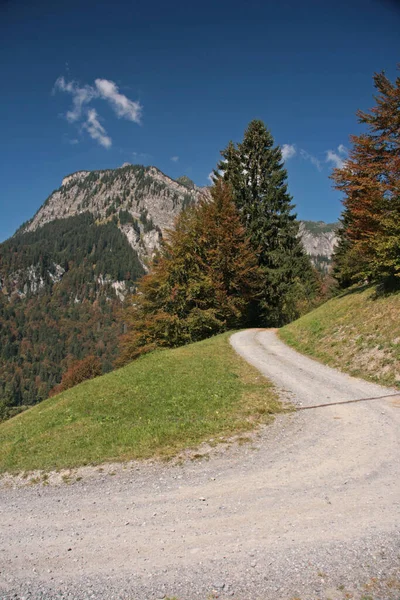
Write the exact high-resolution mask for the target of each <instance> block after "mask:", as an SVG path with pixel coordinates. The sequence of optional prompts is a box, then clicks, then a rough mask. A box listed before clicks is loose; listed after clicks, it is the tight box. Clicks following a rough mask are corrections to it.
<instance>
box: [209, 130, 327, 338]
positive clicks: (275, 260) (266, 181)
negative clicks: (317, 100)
mask: <svg viewBox="0 0 400 600" xmlns="http://www.w3.org/2000/svg"><path fill="white" fill-rule="evenodd" d="M221 155H222V160H221V161H220V163H219V164H218V167H217V171H215V176H216V179H220V178H222V179H223V180H224V181H226V182H229V183H230V185H231V186H232V190H233V198H234V201H235V204H236V206H237V208H238V210H239V212H240V215H241V220H242V224H243V225H244V227H245V229H246V232H247V234H248V236H249V238H250V241H251V244H252V247H253V248H254V250H255V251H256V252H257V257H258V264H259V266H260V267H261V270H262V273H263V290H262V294H261V297H260V302H259V307H260V311H259V316H258V318H259V320H260V322H262V323H263V324H265V325H272V326H280V325H282V324H284V323H287V322H289V321H291V320H292V319H294V318H296V317H297V316H298V315H299V314H300V312H301V310H302V308H304V305H305V304H306V303H307V302H308V301H309V299H310V298H311V297H312V296H313V295H314V294H315V292H316V276H315V273H314V271H313V268H312V266H311V262H310V259H309V257H308V256H307V255H306V254H305V251H304V249H303V246H302V243H301V240H300V237H299V225H298V222H297V220H296V215H295V213H293V208H294V205H293V204H292V198H291V196H290V194H289V193H288V186H287V173H286V170H285V168H284V167H283V164H282V153H281V150H280V148H279V147H278V146H274V139H273V137H272V135H271V133H270V131H269V130H268V129H267V128H266V126H265V125H264V123H263V122H262V121H259V120H254V121H251V123H250V124H249V126H248V127H247V129H246V131H245V134H244V138H243V141H242V142H241V143H239V144H236V145H235V144H233V142H230V143H229V144H228V146H227V148H226V149H225V150H223V151H222V152H221Z"/></svg>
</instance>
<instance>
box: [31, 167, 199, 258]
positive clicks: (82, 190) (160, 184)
mask: <svg viewBox="0 0 400 600" xmlns="http://www.w3.org/2000/svg"><path fill="white" fill-rule="evenodd" d="M208 194H209V192H208V188H198V187H197V186H195V185H194V183H193V182H192V181H191V180H190V179H189V178H188V177H181V178H180V179H179V180H177V181H175V180H173V179H171V178H170V177H168V176H167V175H164V173H162V172H161V171H160V170H159V169H157V168H156V167H143V166H141V165H129V164H126V165H124V166H122V167H121V168H119V169H108V170H106V171H78V172H77V173H73V174H72V175H68V176H67V177H64V179H63V181H62V184H61V187H60V188H59V189H58V190H56V191H54V192H53V193H52V194H51V195H50V196H49V197H48V198H47V200H46V202H45V203H44V204H43V206H42V207H41V208H40V209H39V210H38V212H37V213H36V215H35V216H34V217H33V219H31V221H29V222H28V223H26V224H24V226H23V227H22V231H24V232H29V231H36V230H37V229H38V228H39V227H41V226H43V225H44V224H45V223H49V222H51V221H54V219H66V218H68V217H73V216H76V215H80V214H83V213H90V214H92V215H93V216H94V217H95V220H96V223H98V224H102V223H106V222H108V221H110V220H113V221H114V222H115V224H116V225H117V226H118V228H119V229H120V231H121V232H122V233H123V234H124V235H125V236H126V238H127V239H128V241H129V243H130V245H131V246H132V248H133V249H134V250H135V251H136V252H137V255H138V257H139V259H140V261H141V262H142V264H143V266H146V265H147V264H148V261H149V258H151V256H152V254H153V252H154V250H155V249H156V248H157V247H158V244H159V240H160V236H162V235H163V234H164V233H165V231H166V230H167V229H168V228H171V227H172V226H173V224H174V220H175V218H176V216H177V215H178V214H179V213H180V212H181V210H182V209H184V208H185V207H186V206H189V205H190V204H193V203H195V202H198V200H199V199H200V198H201V197H204V196H208Z"/></svg>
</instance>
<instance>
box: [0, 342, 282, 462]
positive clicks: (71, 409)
mask: <svg viewBox="0 0 400 600" xmlns="http://www.w3.org/2000/svg"><path fill="white" fill-rule="evenodd" d="M282 410H283V408H282V405H281V404H280V403H279V401H278V400H277V396H276V395H275V392H274V390H273V388H272V386H271V384H269V383H268V381H267V380H266V379H264V378H263V377H262V376H261V375H260V374H259V373H258V371H256V370H255V369H253V368H252V367H250V366H249V365H248V364H247V363H244V361H242V359H241V358H239V357H238V356H237V355H236V354H235V352H234V351H233V349H232V348H231V346H230V344H229V334H223V335H219V336H216V337H213V338H211V339H208V340H204V341H202V342H198V343H195V344H191V345H187V346H184V347H182V348H176V349H172V350H171V349H167V350H159V351H155V352H152V353H150V354H147V355H145V356H142V357H140V358H139V359H138V360H136V361H134V362H133V363H131V364H129V365H127V366H126V367H123V368H122V369H119V370H117V371H114V372H112V373H109V374H107V375H104V376H102V377H98V378H96V379H92V380H90V381H86V382H84V383H82V384H80V385H78V386H76V387H74V388H71V389H68V390H66V391H65V392H63V393H61V394H59V395H58V396H54V397H53V398H50V399H48V400H45V401H44V402H42V403H41V404H39V405H38V406H35V407H32V408H31V409H29V410H27V411H25V412H24V413H21V414H19V415H17V416H16V417H14V418H13V419H10V420H9V421H6V422H4V423H2V424H0V472H4V471H8V472H18V471H29V470H36V469H42V470H52V469H61V468H69V467H77V466H81V465H85V464H96V463H103V462H107V461H114V460H122V461H124V460H129V459H143V458H149V457H170V456H172V455H174V454H176V453H178V452H179V451H181V450H183V449H185V448H190V447H195V446H197V445H198V444H200V443H201V442H203V441H205V440H210V439H211V438H212V439H213V440H214V442H217V441H218V440H220V439H221V438H226V436H230V435H231V434H234V433H238V432H243V431H248V430H250V429H252V428H254V426H255V425H256V424H258V423H266V422H268V421H270V420H271V419H272V418H273V417H272V415H273V414H274V413H277V412H279V411H282Z"/></svg>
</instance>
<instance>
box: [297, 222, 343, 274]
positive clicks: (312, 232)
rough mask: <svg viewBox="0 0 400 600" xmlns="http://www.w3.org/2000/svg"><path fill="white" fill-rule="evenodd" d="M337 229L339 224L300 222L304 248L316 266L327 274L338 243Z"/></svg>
mask: <svg viewBox="0 0 400 600" xmlns="http://www.w3.org/2000/svg"><path fill="white" fill-rule="evenodd" d="M337 228H338V224H337V223H324V222H323V221H300V235H301V239H302V242H303V245H304V248H305V250H306V252H307V254H309V255H310V256H311V260H312V262H313V263H314V265H315V266H316V267H317V268H318V269H319V270H320V271H322V272H325V273H326V272H328V270H329V267H330V264H331V261H332V254H333V252H334V250H335V246H336V244H337V241H338V238H337Z"/></svg>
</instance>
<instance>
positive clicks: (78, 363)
mask: <svg viewBox="0 0 400 600" xmlns="http://www.w3.org/2000/svg"><path fill="white" fill-rule="evenodd" d="M101 374H102V369H101V362H100V359H99V358H98V357H97V356H92V355H90V356H86V358H83V359H82V360H74V361H73V362H72V363H71V364H70V366H69V369H68V370H67V371H66V372H65V373H64V375H63V376H62V379H61V382H60V383H59V384H58V385H56V386H55V387H54V388H53V389H52V390H51V392H50V396H54V395H55V394H59V393H60V392H64V391H65V390H68V389H69V388H71V387H74V386H75V385H78V383H82V382H83V381H86V380H87V379H93V378H94V377H98V376H99V375H101Z"/></svg>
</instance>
